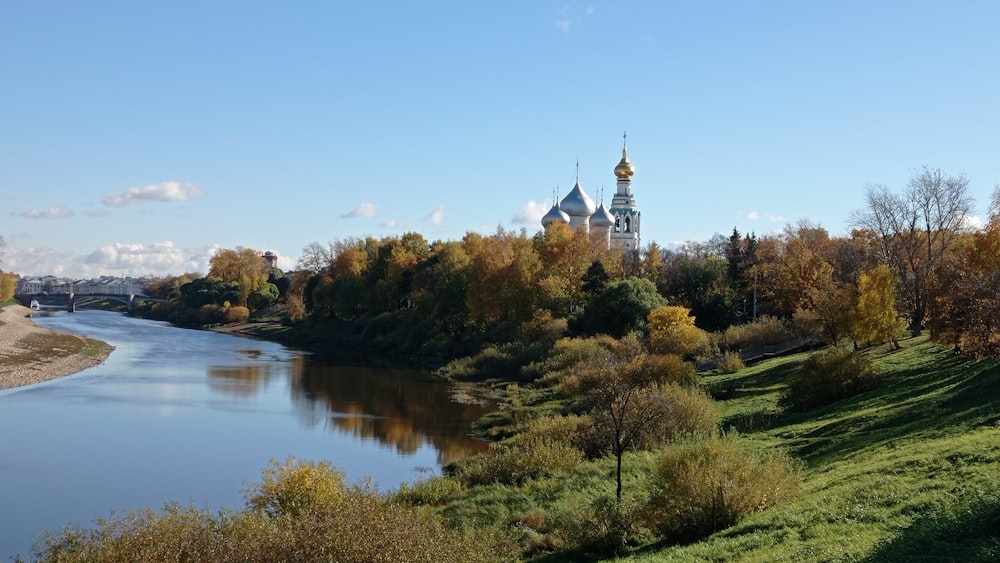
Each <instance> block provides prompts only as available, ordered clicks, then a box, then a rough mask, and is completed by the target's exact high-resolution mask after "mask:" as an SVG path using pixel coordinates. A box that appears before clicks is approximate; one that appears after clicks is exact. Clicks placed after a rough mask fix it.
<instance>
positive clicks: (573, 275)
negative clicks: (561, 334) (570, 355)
mask: <svg viewBox="0 0 1000 563" xmlns="http://www.w3.org/2000/svg"><path fill="white" fill-rule="evenodd" d="M534 246H535V250H536V251H537V252H538V256H539V258H540V260H541V264H544V266H545V267H544V268H543V269H542V270H541V271H540V273H539V280H538V293H539V299H540V300H541V303H540V305H542V306H544V307H545V308H547V309H549V310H550V311H552V313H553V314H554V315H555V316H559V317H565V316H566V315H568V314H569V313H570V312H571V311H572V310H573V308H575V307H576V306H577V305H579V304H580V302H581V301H582V300H583V289H582V286H581V284H580V279H581V278H582V277H583V276H584V274H585V273H586V272H587V268H588V267H589V266H590V264H591V263H592V259H591V256H592V254H593V253H592V252H591V240H590V237H589V236H588V235H587V233H586V232H585V231H584V230H583V229H575V230H574V229H573V228H572V227H570V226H569V225H567V224H565V223H553V224H551V225H549V226H548V227H546V228H545V230H544V231H542V232H540V233H538V235H536V236H535V238H534Z"/></svg>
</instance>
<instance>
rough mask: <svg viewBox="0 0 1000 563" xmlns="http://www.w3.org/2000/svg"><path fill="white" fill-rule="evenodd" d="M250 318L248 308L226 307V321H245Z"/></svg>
mask: <svg viewBox="0 0 1000 563" xmlns="http://www.w3.org/2000/svg"><path fill="white" fill-rule="evenodd" d="M249 320H250V309H248V308H246V307H241V306H236V307H230V308H228V309H226V322H227V323H245V322H247V321H249Z"/></svg>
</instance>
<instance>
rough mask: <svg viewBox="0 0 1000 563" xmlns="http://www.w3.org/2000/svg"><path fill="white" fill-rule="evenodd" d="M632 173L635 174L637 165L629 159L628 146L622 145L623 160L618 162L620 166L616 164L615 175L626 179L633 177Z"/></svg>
mask: <svg viewBox="0 0 1000 563" xmlns="http://www.w3.org/2000/svg"><path fill="white" fill-rule="evenodd" d="M632 174H635V167H633V166H632V163H631V162H629V161H628V148H627V147H622V160H621V162H619V163H618V166H615V176H618V178H619V179H622V180H625V179H628V178H631V177H632Z"/></svg>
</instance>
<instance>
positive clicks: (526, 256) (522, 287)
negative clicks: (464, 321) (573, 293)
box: [462, 227, 542, 330]
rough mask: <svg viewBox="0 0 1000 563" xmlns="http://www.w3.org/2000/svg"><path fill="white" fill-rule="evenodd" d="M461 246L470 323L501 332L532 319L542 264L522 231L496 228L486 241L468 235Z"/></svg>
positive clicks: (470, 234)
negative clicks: (465, 262)
mask: <svg viewBox="0 0 1000 563" xmlns="http://www.w3.org/2000/svg"><path fill="white" fill-rule="evenodd" d="M462 244H463V248H464V249H465V251H466V253H467V254H468V255H469V259H470V263H469V285H468V290H467V291H468V293H467V295H466V305H467V306H468V309H469V316H470V319H471V320H472V321H474V322H476V323H479V324H480V326H493V327H496V328H498V329H500V330H510V329H513V328H516V327H517V325H519V324H520V323H522V322H525V321H527V320H529V319H531V317H532V315H533V313H534V311H535V307H536V297H537V293H536V288H537V280H538V275H539V272H541V269H542V264H541V261H540V260H539V257H538V253H537V251H536V250H535V248H534V246H533V244H532V242H531V240H530V239H528V238H527V236H526V234H525V233H524V231H523V230H522V231H521V233H513V232H510V231H506V230H504V229H503V228H502V227H498V228H497V232H496V233H494V234H492V235H490V236H488V237H484V236H482V235H479V234H476V233H468V234H466V235H465V238H464V239H463V240H462Z"/></svg>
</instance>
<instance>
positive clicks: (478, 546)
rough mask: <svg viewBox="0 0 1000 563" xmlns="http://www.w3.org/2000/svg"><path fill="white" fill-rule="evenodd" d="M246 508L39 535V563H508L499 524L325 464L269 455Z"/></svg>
mask: <svg viewBox="0 0 1000 563" xmlns="http://www.w3.org/2000/svg"><path fill="white" fill-rule="evenodd" d="M247 504H248V508H247V509H245V510H242V511H239V512H223V513H221V514H220V515H218V516H217V517H216V516H212V515H210V514H208V513H206V512H203V511H200V510H198V509H195V508H184V507H179V506H177V505H168V506H167V507H166V508H165V509H164V511H163V512H162V513H157V512H154V511H149V510H147V511H142V512H135V513H129V514H127V515H125V516H123V517H113V518H110V519H106V520H99V521H98V522H97V524H98V526H97V527H96V528H95V529H92V530H78V529H72V528H70V529H67V530H65V531H63V532H61V533H60V534H59V535H58V536H49V537H47V538H45V539H44V543H43V547H42V548H41V553H40V555H41V558H40V560H41V561H52V562H56V561H58V562H60V563H69V562H77V561H79V562H90V561H101V562H106V563H116V562H119V561H120V562H122V563H125V562H133V561H213V562H221V563H226V562H230V561H231V562H237V561H240V562H243V561H254V562H259V563H271V562H274V563H278V562H284V561H426V562H436V561H510V560H513V559H514V558H515V554H516V546H515V543H514V541H513V538H512V537H511V534H510V533H509V532H505V531H502V530H501V529H500V528H499V527H489V528H486V529H483V530H478V529H477V530H473V529H469V530H453V529H450V528H449V527H448V526H447V524H446V523H445V522H444V520H443V519H442V518H440V517H437V516H434V515H431V514H429V513H426V512H421V511H419V510H417V509H415V508H413V507H410V506H406V505H404V504H401V503H398V502H395V501H393V500H389V499H387V498H385V497H383V496H382V495H380V494H378V492H377V491H375V490H374V489H373V488H372V487H371V486H369V485H367V484H362V485H358V486H351V487H347V486H344V485H343V477H342V475H341V474H340V472H339V471H336V470H334V469H333V468H332V467H331V466H330V465H329V464H328V463H320V464H312V463H295V462H294V460H292V459H291V458H289V460H287V461H286V462H284V463H283V464H278V463H276V462H273V461H272V462H271V465H270V466H269V467H268V468H267V469H266V470H265V471H264V481H263V482H262V483H260V484H258V485H254V486H252V487H251V488H250V490H249V491H248V497H247Z"/></svg>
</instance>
